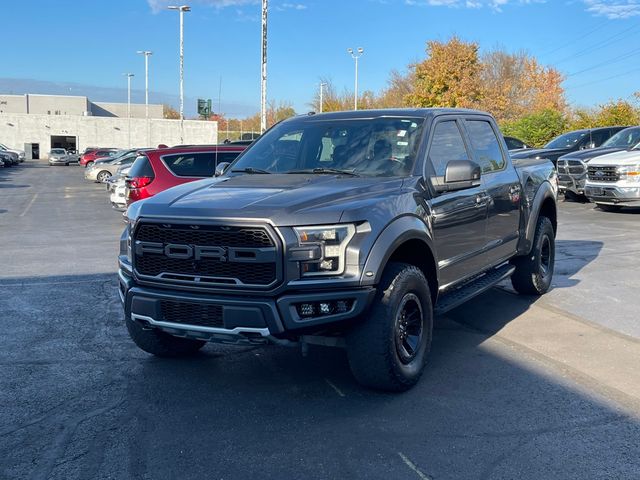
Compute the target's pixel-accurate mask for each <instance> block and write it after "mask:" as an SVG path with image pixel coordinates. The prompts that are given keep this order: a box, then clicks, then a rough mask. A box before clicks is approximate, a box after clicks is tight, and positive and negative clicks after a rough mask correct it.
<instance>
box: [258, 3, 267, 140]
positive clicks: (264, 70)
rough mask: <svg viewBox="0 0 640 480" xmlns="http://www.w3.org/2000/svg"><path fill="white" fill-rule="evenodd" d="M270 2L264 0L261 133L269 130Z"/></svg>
mask: <svg viewBox="0 0 640 480" xmlns="http://www.w3.org/2000/svg"><path fill="white" fill-rule="evenodd" d="M268 4H269V0H262V49H261V53H262V56H261V59H262V67H261V73H260V131H261V132H264V131H265V130H266V129H267V11H268V9H269V5H268Z"/></svg>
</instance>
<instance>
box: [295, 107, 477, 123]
mask: <svg viewBox="0 0 640 480" xmlns="http://www.w3.org/2000/svg"><path fill="white" fill-rule="evenodd" d="M444 114H458V115H459V114H477V115H485V116H488V115H489V114H488V113H487V112H482V111H480V110H471V109H466V108H385V109H378V110H346V111H340V112H327V113H309V114H307V115H298V116H296V117H293V118H296V119H301V118H305V117H306V118H310V119H318V118H322V119H326V120H332V119H336V120H338V119H350V118H376V117H421V118H429V117H435V116H436V115H444Z"/></svg>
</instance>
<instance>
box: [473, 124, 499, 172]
mask: <svg viewBox="0 0 640 480" xmlns="http://www.w3.org/2000/svg"><path fill="white" fill-rule="evenodd" d="M466 126H467V131H468V132H469V140H470V141H471V148H472V149H473V153H474V155H475V158H476V161H477V162H478V164H479V165H480V168H481V169H482V173H489V172H495V171H498V170H502V169H503V168H504V165H505V160H504V156H503V155H502V150H501V149H500V144H499V143H498V138H497V137H496V134H495V132H494V131H493V128H492V127H491V124H490V123H489V122H487V121H485V120H467V121H466Z"/></svg>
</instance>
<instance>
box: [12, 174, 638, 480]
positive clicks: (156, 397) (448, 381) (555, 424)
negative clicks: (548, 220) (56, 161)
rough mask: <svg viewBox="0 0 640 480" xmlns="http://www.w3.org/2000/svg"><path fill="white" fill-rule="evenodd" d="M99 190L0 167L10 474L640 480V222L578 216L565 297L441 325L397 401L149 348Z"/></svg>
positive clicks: (565, 260)
mask: <svg viewBox="0 0 640 480" xmlns="http://www.w3.org/2000/svg"><path fill="white" fill-rule="evenodd" d="M82 174H83V172H82V168H81V167H52V168H49V167H48V166H47V165H46V164H45V163H38V162H27V163H26V164H23V165H21V166H20V167H15V168H11V169H3V170H0V243H1V244H2V247H1V248H0V267H1V268H0V329H1V332H2V334H1V335H0V404H1V405H2V408H1V409H0V478H2V479H5V478H6V479H22V478H29V479H88V478H91V479H123V478H135V479H165V478H167V479H169V478H185V479H186V478H207V479H213V478H215V479H235V478H238V479H245V478H273V479H284V478H307V479H313V478H318V479H327V478H367V479H374V478H380V479H392V478H393V479H396V478H398V479H412V478H413V479H425V478H429V479H513V478H521V479H528V478H531V479H533V478H535V479H540V478H544V479H549V478H559V479H569V478H571V479H572V478H575V479H591V478H593V479H596V478H597V479H602V478H611V479H636V478H640V441H639V439H640V373H639V372H637V370H638V368H637V366H638V362H639V359H640V322H638V320H637V319H638V318H639V316H638V314H637V312H638V308H639V306H640V302H639V301H638V293H637V292H638V291H640V290H639V287H640V276H639V275H638V273H637V272H638V269H639V267H640V255H639V253H640V235H638V232H639V228H638V227H639V225H640V212H638V211H632V212H625V213H621V214H612V213H605V212H601V211H599V210H595V209H594V208H593V206H592V205H589V204H579V203H569V202H564V203H561V204H560V208H561V212H560V222H559V236H558V259H557V275H556V278H555V281H554V289H553V290H552V291H551V292H550V293H549V294H548V295H546V296H545V297H543V298H541V299H537V301H536V299H532V298H527V297H521V296H516V295H514V294H513V293H511V292H510V291H509V289H508V287H507V286H505V287H504V288H496V289H494V290H492V291H490V292H488V293H486V294H485V295H483V296H481V297H479V298H477V299H476V300H474V301H473V302H471V303H470V304H468V305H465V306H463V307H460V308H458V309H456V310H454V311H452V312H450V314H448V316H447V317H446V318H440V319H439V321H438V326H437V330H436V332H435V336H434V346H433V352H432V356H431V364H430V366H429V367H428V369H427V371H426V373H425V376H424V377H423V379H422V381H421V382H420V383H419V384H418V386H417V387H416V388H414V389H413V390H411V391H410V392H408V393H405V394H402V395H391V394H381V393H376V392H371V391H368V390H364V389H362V388H361V387H359V386H358V385H357V384H356V382H355V380H354V379H353V378H352V376H351V374H350V373H349V369H348V365H347V362H346V357H345V355H344V353H343V352H342V351H340V350H333V349H324V348H319V347H318V348H313V349H311V351H310V352H309V355H308V356H307V357H304V358H303V357H302V356H301V355H300V352H299V350H297V349H293V348H285V347H264V348H263V347H260V348H248V347H240V348H238V347H221V346H207V347H205V348H204V349H203V351H202V353H201V354H199V355H198V356H196V357H195V358H191V359H186V360H161V359H157V358H153V357H150V356H148V355H146V354H144V353H143V352H141V351H140V350H138V349H137V348H136V347H135V345H134V344H133V343H132V342H131V341H130V340H129V338H128V336H127V333H126V329H125V327H124V324H123V322H124V319H123V315H122V312H121V309H120V304H119V301H118V296H117V293H116V288H117V287H116V285H117V284H116V277H115V272H116V254H117V248H118V245H117V240H118V237H119V234H120V232H121V230H122V228H123V224H122V220H121V217H120V214H119V213H117V212H115V211H113V210H112V209H111V207H110V206H109V202H108V198H107V195H106V192H105V189H104V187H103V186H102V185H97V184H90V183H87V182H86V181H84V179H83V178H82Z"/></svg>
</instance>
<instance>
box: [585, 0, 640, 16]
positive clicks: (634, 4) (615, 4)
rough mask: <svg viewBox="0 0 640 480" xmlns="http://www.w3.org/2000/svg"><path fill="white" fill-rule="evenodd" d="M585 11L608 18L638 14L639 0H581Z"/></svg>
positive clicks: (639, 10) (639, 9) (639, 12)
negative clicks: (585, 8)
mask: <svg viewBox="0 0 640 480" xmlns="http://www.w3.org/2000/svg"><path fill="white" fill-rule="evenodd" d="M583 2H584V4H585V5H586V6H587V11H588V12H591V13H593V14H594V15H596V16H599V17H607V18H610V19H620V18H630V17H636V16H638V15H640V0H583Z"/></svg>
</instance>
